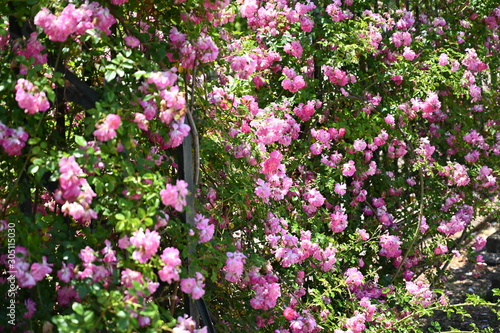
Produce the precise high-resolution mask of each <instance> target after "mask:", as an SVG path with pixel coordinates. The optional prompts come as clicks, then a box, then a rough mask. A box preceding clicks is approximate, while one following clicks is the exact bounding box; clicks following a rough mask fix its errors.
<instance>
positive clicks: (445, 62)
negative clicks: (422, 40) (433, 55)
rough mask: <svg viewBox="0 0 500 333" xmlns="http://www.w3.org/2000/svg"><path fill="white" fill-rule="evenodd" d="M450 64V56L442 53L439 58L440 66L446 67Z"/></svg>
mask: <svg viewBox="0 0 500 333" xmlns="http://www.w3.org/2000/svg"><path fill="white" fill-rule="evenodd" d="M449 63H450V62H449V61H448V55H447V54H446V53H441V55H440V56H439V66H446V65H448V64H449Z"/></svg>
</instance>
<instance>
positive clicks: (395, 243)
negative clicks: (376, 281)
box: [379, 235, 402, 258]
mask: <svg viewBox="0 0 500 333" xmlns="http://www.w3.org/2000/svg"><path fill="white" fill-rule="evenodd" d="M401 244H402V242H401V241H400V240H399V237H398V236H393V235H382V236H381V237H380V246H381V247H382V249H381V250H380V252H379V254H380V255H381V256H384V257H387V258H395V257H399V256H400V255H401V252H402V251H401V250H400V249H399V247H400V245H401Z"/></svg>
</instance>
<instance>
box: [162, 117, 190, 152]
mask: <svg viewBox="0 0 500 333" xmlns="http://www.w3.org/2000/svg"><path fill="white" fill-rule="evenodd" d="M190 130H191V128H190V127H189V125H188V124H184V117H181V118H179V120H178V121H176V122H174V123H173V124H172V125H171V129H170V132H169V133H168V136H169V138H170V139H169V141H168V143H167V148H175V147H178V146H180V145H181V144H182V141H184V138H185V137H186V136H188V134H189V131H190Z"/></svg>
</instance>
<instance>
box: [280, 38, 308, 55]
mask: <svg viewBox="0 0 500 333" xmlns="http://www.w3.org/2000/svg"><path fill="white" fill-rule="evenodd" d="M284 50H285V52H286V53H289V54H291V55H293V56H294V57H297V58H300V57H302V52H303V49H302V45H300V42H299V41H298V40H294V41H293V42H291V43H286V44H285V46H284Z"/></svg>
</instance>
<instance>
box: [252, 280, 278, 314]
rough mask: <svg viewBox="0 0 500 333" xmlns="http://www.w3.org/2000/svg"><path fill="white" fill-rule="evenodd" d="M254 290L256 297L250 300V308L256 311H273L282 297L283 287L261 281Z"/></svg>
mask: <svg viewBox="0 0 500 333" xmlns="http://www.w3.org/2000/svg"><path fill="white" fill-rule="evenodd" d="M252 289H253V290H254V291H255V297H253V298H252V299H250V306H251V307H252V308H254V309H262V310H269V309H272V308H274V307H275V306H276V301H277V299H278V297H280V296H281V287H280V285H279V284H278V283H275V282H272V283H268V282H267V281H259V283H256V284H255V285H254V286H253V287H252Z"/></svg>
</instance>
